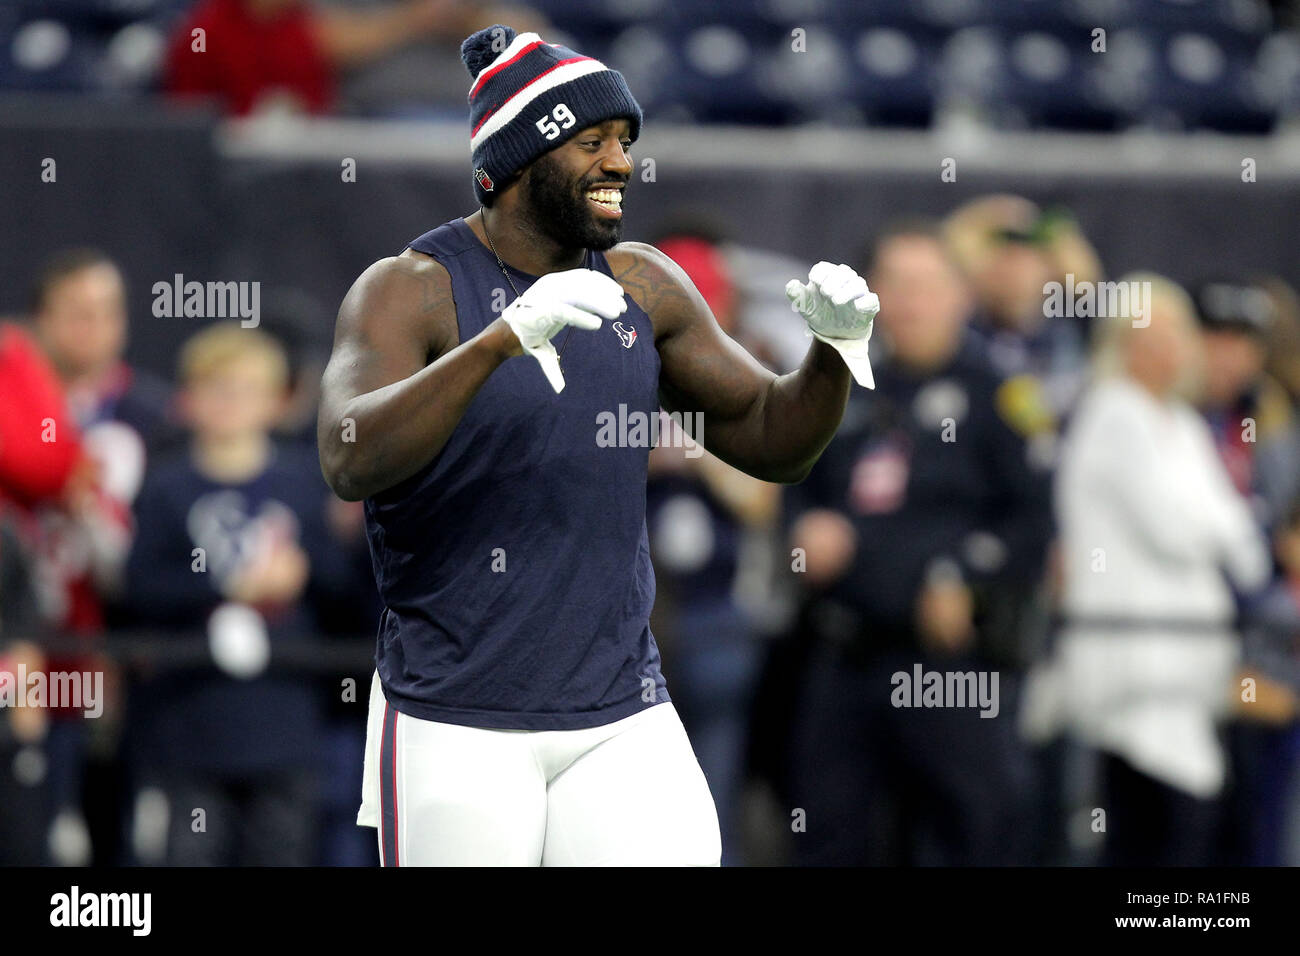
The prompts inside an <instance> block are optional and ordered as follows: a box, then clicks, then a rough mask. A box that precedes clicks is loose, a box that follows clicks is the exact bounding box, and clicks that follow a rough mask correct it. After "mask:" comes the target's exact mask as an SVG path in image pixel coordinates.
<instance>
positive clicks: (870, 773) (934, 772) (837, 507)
mask: <svg viewBox="0 0 1300 956" xmlns="http://www.w3.org/2000/svg"><path fill="white" fill-rule="evenodd" d="M870 281H871V287H872V288H873V289H876V290H877V292H878V294H879V296H880V301H881V303H882V309H881V312H880V315H879V317H878V318H879V323H880V326H881V329H880V332H881V333H882V334H881V335H880V337H879V340H878V341H880V344H881V345H882V346H883V348H881V350H880V351H879V352H878V351H877V349H876V347H875V346H876V343H873V348H872V353H873V355H872V358H873V364H876V367H877V372H876V388H875V390H874V391H866V390H859V391H857V392H855V394H854V395H853V397H852V399H851V400H850V403H849V407H848V409H847V410H846V412H845V415H844V421H843V424H842V426H841V428H840V430H839V432H838V434H837V435H836V437H835V438H834V440H833V441H832V442H831V444H830V446H829V447H828V448H827V450H826V452H825V453H824V454H823V456H822V458H821V460H820V461H819V462H818V464H817V466H816V467H815V468H814V470H813V472H812V473H811V474H810V476H809V477H808V479H807V480H806V481H805V482H804V483H803V484H801V485H798V486H795V487H793V488H791V489H790V496H789V498H788V499H787V518H788V520H789V521H790V541H791V547H792V548H795V549H802V555H803V557H804V559H805V560H806V571H805V573H804V574H803V575H801V576H800V577H801V578H802V580H803V583H804V592H805V597H806V600H805V604H804V609H803V613H802V615H801V617H802V621H803V627H802V638H803V639H804V640H806V641H810V642H811V645H812V646H811V647H810V649H809V659H808V665H807V671H806V674H805V677H804V685H803V689H802V693H801V695H800V698H799V704H798V717H797V719H796V721H795V729H794V731H793V735H794V739H793V742H792V755H791V756H792V761H791V766H790V770H791V771H792V774H791V778H790V794H789V795H790V797H791V798H792V799H794V800H796V801H798V802H796V803H795V804H794V806H796V807H800V808H802V809H803V810H804V811H805V814H806V817H805V826H806V831H805V832H802V833H800V832H796V834H795V836H794V838H793V847H794V861H795V862H798V863H804V864H814V865H816V864H832V865H833V864H846V865H850V864H867V865H896V864H910V865H927V864H938V865H964V864H973V865H994V864H1002V863H1018V862H1024V861H1025V859H1026V856H1025V854H1026V852H1027V849H1028V848H1027V847H1026V846H1025V843H1026V841H1027V840H1028V839H1031V838H1032V836H1031V834H1032V828H1030V827H1029V826H1028V825H1027V824H1028V822H1029V821H1027V820H1026V819H1025V818H1024V817H1025V815H1026V814H1027V813H1029V812H1030V811H1029V808H1030V807H1031V805H1032V797H1031V795H1032V787H1033V780H1032V777H1033V774H1032V772H1031V770H1030V764H1029V761H1028V759H1027V757H1026V754H1025V751H1024V749H1023V747H1022V745H1021V744H1020V742H1019V740H1018V738H1017V735H1016V727H1015V719H1016V718H1015V712H1016V708H1015V693H1016V684H1017V681H1016V676H1017V671H1018V670H1020V668H1021V666H1022V665H1023V664H1024V663H1025V659H1026V656H1027V654H1028V653H1029V649H1028V648H1027V647H1026V646H1025V643H1026V641H1025V632H1026V630H1027V624H1026V621H1027V618H1028V615H1027V613H1026V609H1027V608H1030V607H1031V606H1032V605H1033V603H1034V599H1035V598H1036V597H1037V596H1038V595H1039V593H1040V590H1041V588H1040V585H1041V582H1042V579H1043V569H1044V564H1045V557H1046V551H1047V546H1048V543H1049V539H1050V537H1051V534H1052V519H1051V506H1050V478H1049V468H1050V457H1051V439H1052V437H1053V423H1052V417H1051V414H1050V412H1049V411H1048V410H1047V405H1046V402H1045V401H1044V400H1043V398H1042V397H1041V392H1040V391H1039V390H1038V389H1037V388H1036V387H1035V385H1034V384H1033V380H1032V379H1028V378H1022V379H1011V380H1007V381H1005V382H1003V381H1001V380H1000V379H999V377H998V375H997V374H996V373H995V372H994V371H993V369H992V367H991V365H990V364H989V362H988V360H987V358H986V356H985V355H984V354H983V353H982V352H981V351H980V350H979V348H978V346H977V345H976V344H974V343H973V342H972V341H971V339H970V338H969V337H968V336H967V334H966V322H967V317H968V315H969V313H970V308H971V302H970V297H969V292H968V289H967V287H966V285H965V283H964V281H963V280H962V278H961V276H960V274H959V273H958V271H957V270H956V268H955V266H954V265H953V263H952V261H951V260H950V259H949V257H948V255H947V253H946V251H945V247H944V244H943V242H942V239H941V236H940V234H939V232H938V231H937V230H936V228H934V227H933V226H931V225H929V224H928V223H913V224H905V225H900V226H897V227H895V228H893V229H891V230H889V231H888V232H887V233H886V234H884V235H883V236H882V237H881V238H880V239H879V240H878V242H877V244H876V247H875V251H874V265H873V269H872V276H871V280H870ZM880 356H883V360H881V358H880ZM792 553H793V554H794V556H795V565H794V568H795V570H799V563H798V562H799V560H800V555H801V552H800V551H797V550H796V551H794V552H792ZM917 664H919V665H921V668H922V673H923V674H924V673H927V672H941V673H943V674H944V675H945V678H946V675H947V673H949V672H974V674H975V675H976V678H977V680H979V681H981V682H982V686H983V688H984V689H985V690H986V691H987V692H988V693H987V694H986V695H985V699H984V700H983V701H980V700H978V699H976V700H969V699H968V700H966V701H965V706H953V705H954V704H955V703H957V702H958V701H957V697H956V695H955V694H951V695H949V696H947V697H943V698H941V699H942V702H943V703H944V704H945V706H920V707H918V706H915V704H916V703H917V702H919V701H920V700H921V695H920V691H919V690H916V691H914V690H913V688H912V687H911V684H910V682H911V681H912V680H913V678H914V677H915V674H916V671H915V665H917ZM904 674H905V675H906V678H907V681H908V682H909V683H904V682H903V681H902V680H901V679H900V677H896V676H895V675H900V676H901V675H904ZM995 674H996V679H997V683H996V684H994V683H993V679H994V675H995ZM946 683H947V681H946V679H945V684H946ZM967 686H970V685H967ZM936 699H937V698H933V697H932V698H931V701H930V702H931V703H933V702H934V701H935V700H936ZM982 715H983V716H982Z"/></svg>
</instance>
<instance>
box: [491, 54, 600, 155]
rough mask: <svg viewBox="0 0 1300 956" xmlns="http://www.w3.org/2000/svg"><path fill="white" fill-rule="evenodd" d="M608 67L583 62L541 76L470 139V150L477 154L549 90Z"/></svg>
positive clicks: (567, 65) (598, 62) (517, 94)
mask: <svg viewBox="0 0 1300 956" xmlns="http://www.w3.org/2000/svg"><path fill="white" fill-rule="evenodd" d="M606 69H607V67H606V66H605V64H604V63H601V62H600V61H599V60H583V61H580V62H578V63H568V64H565V65H564V66H561V67H557V68H555V69H553V70H551V72H549V73H547V74H545V75H544V76H540V77H538V78H537V79H535V80H533V82H531V83H529V84H528V85H527V86H525V87H524V88H523V89H522V90H520V91H519V92H518V93H516V94H515V95H514V96H512V97H510V99H508V100H506V101H505V103H503V104H502V105H501V108H500V109H499V110H497V111H496V112H495V113H493V114H492V115H491V116H490V117H489V118H488V120H487V122H485V123H484V124H483V125H482V126H480V127H479V131H478V132H477V133H476V134H475V135H474V136H473V137H471V138H470V141H469V149H470V152H471V153H474V152H477V151H478V148H479V146H481V145H482V144H483V143H485V142H486V141H487V139H488V137H490V136H491V135H492V134H493V133H496V132H497V131H499V130H500V129H501V128H502V127H503V126H505V125H506V124H508V123H509V122H510V121H511V120H513V119H514V118H515V117H516V116H518V115H519V114H520V113H521V112H523V110H524V107H526V106H527V105H528V104H529V103H531V102H532V101H533V100H535V99H537V97H539V96H541V95H542V94H543V93H545V92H546V91H547V90H553V89H555V87H557V86H560V85H561V84H564V83H568V82H569V81H570V80H576V79H577V78H578V77H580V76H587V75H588V74H590V73H600V72H603V71H604V70H606Z"/></svg>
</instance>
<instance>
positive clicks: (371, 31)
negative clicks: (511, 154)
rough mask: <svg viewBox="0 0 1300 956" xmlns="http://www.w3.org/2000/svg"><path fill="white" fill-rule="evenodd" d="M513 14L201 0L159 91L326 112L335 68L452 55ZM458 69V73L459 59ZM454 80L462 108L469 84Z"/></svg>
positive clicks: (237, 104) (246, 109)
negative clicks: (432, 44)
mask: <svg viewBox="0 0 1300 956" xmlns="http://www.w3.org/2000/svg"><path fill="white" fill-rule="evenodd" d="M515 12H517V11H514V10H512V9H510V8H502V7H488V8H487V9H483V6H482V5H481V4H479V3H475V2H470V0H393V2H391V3H386V4H384V5H383V6H378V7H366V8H362V7H359V6H356V5H349V6H343V5H332V6H324V7H319V6H316V5H313V4H310V3H307V2H304V0H201V2H200V3H198V4H197V5H196V6H195V8H194V9H193V10H192V11H190V14H189V16H188V17H186V18H185V19H184V20H182V21H181V22H180V24H178V26H177V28H176V30H175V32H174V33H173V34H172V38H171V42H170V46H169V48H168V51H167V59H166V65H165V68H164V80H163V83H164V88H165V89H166V90H167V92H168V93H170V94H172V95H173V96H175V97H178V98H186V97H195V96H198V97H205V98H215V99H217V100H218V101H219V102H220V103H221V105H222V107H223V109H224V110H225V111H226V112H228V113H233V114H235V115H239V116H243V115H246V114H249V113H252V112H261V111H265V110H272V111H283V110H288V111H294V112H299V111H301V112H308V113H325V112H329V111H330V110H331V109H333V107H334V104H335V100H336V96H337V89H338V85H339V71H340V70H345V69H349V68H355V67H359V66H362V65H364V64H367V63H371V62H373V61H375V60H378V59H380V58H381V57H384V56H386V55H388V54H390V53H393V52H395V51H397V50H399V49H401V48H402V47H404V46H407V45H408V44H412V43H416V42H419V41H422V40H430V39H435V38H440V39H442V40H443V41H444V42H445V43H448V44H451V43H454V45H455V48H456V51H457V52H459V47H460V42H461V40H462V39H464V37H466V36H467V35H468V34H470V33H472V32H474V31H475V30H478V29H481V28H482V27H484V26H490V25H491V24H493V23H495V22H498V20H497V19H493V18H492V17H502V16H504V17H511V14H512V13H515ZM527 19H528V17H527V16H524V17H522V18H521V17H514V18H513V19H510V20H506V21H502V22H511V23H512V24H513V23H514V21H515V20H520V21H521V22H522V21H523V20H527ZM200 31H201V32H200ZM457 66H458V67H459V69H458V73H461V74H463V73H464V68H463V67H461V66H460V65H459V57H457ZM460 85H461V89H462V94H461V96H462V104H463V96H464V92H463V91H464V90H468V88H469V81H468V80H467V79H464V81H463V82H462V83H461V84H460Z"/></svg>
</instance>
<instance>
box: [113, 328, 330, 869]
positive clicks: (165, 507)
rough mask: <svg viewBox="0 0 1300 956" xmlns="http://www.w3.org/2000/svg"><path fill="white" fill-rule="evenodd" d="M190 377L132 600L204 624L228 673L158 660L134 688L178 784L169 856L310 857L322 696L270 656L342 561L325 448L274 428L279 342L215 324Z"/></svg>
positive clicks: (148, 730) (154, 754) (148, 495)
mask: <svg viewBox="0 0 1300 956" xmlns="http://www.w3.org/2000/svg"><path fill="white" fill-rule="evenodd" d="M180 378H181V386H182V393H181V400H182V409H183V414H184V417H185V420H186V422H187V424H188V425H189V427H190V428H191V430H192V442H191V445H190V447H189V449H188V450H187V453H185V454H178V455H176V456H174V457H172V458H170V459H168V460H167V461H165V462H160V463H159V464H157V465H156V466H155V467H153V468H151V471H150V474H149V475H148V477H147V478H146V480H145V486H144V489H143V491H142V492H141V495H140V498H139V507H138V508H137V510H136V520H137V523H138V530H137V537H136V541H135V546H134V548H133V550H132V552H131V558H130V564H129V574H128V587H129V595H128V596H129V599H130V604H131V607H132V609H133V610H134V612H135V614H136V616H137V619H138V620H139V621H140V622H141V623H142V624H145V625H150V626H154V627H158V628H165V629H176V630H179V631H186V632H191V633H193V632H198V631H201V630H203V629H204V628H205V627H207V628H208V631H209V640H210V644H211V647H212V652H213V655H214V661H215V662H216V664H217V666H218V667H220V668H221V670H218V669H217V667H213V666H201V667H194V668H189V669H185V670H168V671H161V672H159V673H157V674H155V675H154V676H153V677H152V679H145V680H143V681H142V682H141V683H140V685H139V686H138V687H137V689H136V690H137V693H136V694H135V695H134V697H133V701H132V703H133V704H134V705H135V706H136V708H137V710H136V722H135V730H136V731H137V734H138V736H137V738H136V740H135V746H136V748H137V749H136V757H137V760H139V761H140V763H141V767H140V769H141V777H142V780H146V781H147V780H149V779H150V778H151V777H152V778H153V779H156V780H157V782H158V783H159V784H160V785H161V786H162V787H163V788H164V790H165V791H166V793H167V796H168V802H169V804H170V808H171V809H170V827H169V829H168V841H167V854H166V859H167V861H168V862H170V863H173V864H186V865H195V864H207V865H216V864H227V865H229V864H236V863H238V864H284V865H289V864H298V865H305V864H310V863H312V862H314V857H313V852H314V847H313V842H314V840H315V837H316V833H317V789H316V787H317V784H316V781H315V779H314V778H313V771H314V770H315V755H316V749H317V746H318V744H319V740H320V736H321V723H320V701H319V700H318V697H317V692H316V689H315V688H314V687H313V686H312V685H311V684H309V683H308V682H306V681H304V680H302V679H301V678H291V677H288V676H281V675H280V674H278V673H276V672H275V671H274V670H272V671H265V670H264V667H265V662H266V655H267V654H268V653H269V645H268V644H267V641H268V635H269V640H271V641H276V640H279V639H281V638H283V637H292V636H294V635H303V634H305V633H307V632H308V630H309V628H310V626H311V623H312V622H311V620H310V615H309V614H308V612H307V605H306V604H305V600H306V597H307V592H308V590H309V589H310V588H321V589H326V590H328V589H329V588H331V587H333V586H334V585H335V583H336V581H337V580H338V577H339V574H340V573H341V572H339V571H338V569H337V564H338V561H337V556H336V555H335V553H334V549H333V547H332V546H331V545H330V543H329V540H328V537H327V533H326V531H325V517H324V512H325V502H326V499H327V497H328V492H327V491H326V489H325V486H324V483H323V481H322V479H321V476H320V469H319V466H318V464H317V462H316V460H315V455H314V454H310V453H303V452H300V451H297V450H295V449H294V448H292V447H289V446H281V445H277V444H275V443H274V442H273V441H272V440H271V439H270V437H269V433H270V429H271V427H272V426H273V425H274V423H275V420H276V417H277V416H278V414H279V412H280V409H281V406H282V403H283V401H284V397H285V388H286V385H287V381H288V368H287V364H286V361H285V357H284V353H283V351H282V350H281V349H280V347H279V346H278V345H277V344H276V343H275V341H274V340H273V339H271V338H270V337H269V336H267V335H266V334H265V333H263V332H261V331H260V330H257V329H245V328H241V327H240V326H239V325H238V324H237V323H221V324H218V325H215V326H212V327H210V328H208V329H206V330H204V331H203V332H200V333H199V334H197V335H196V336H194V337H193V338H192V339H191V340H190V341H189V342H188V343H187V344H186V346H185V348H184V350H183V351H182V353H181V359H180ZM308 555H310V556H311V557H310V558H309V557H308ZM232 605H233V606H232ZM214 612H217V613H214ZM222 670H224V671H226V673H222V672H221V671H222ZM198 810H202V811H203V819H204V823H205V829H203V830H201V831H200V830H198V829H196V811H198Z"/></svg>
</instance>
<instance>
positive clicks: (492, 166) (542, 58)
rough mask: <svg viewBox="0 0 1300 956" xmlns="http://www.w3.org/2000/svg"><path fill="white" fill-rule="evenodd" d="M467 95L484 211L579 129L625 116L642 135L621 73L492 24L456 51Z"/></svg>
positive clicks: (638, 109) (477, 183)
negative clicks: (465, 77)
mask: <svg viewBox="0 0 1300 956" xmlns="http://www.w3.org/2000/svg"><path fill="white" fill-rule="evenodd" d="M460 57H461V59H462V60H464V61H465V66H466V68H467V69H468V70H469V73H470V76H472V77H474V85H473V86H471V87H470V90H469V122H470V142H469V145H470V151H471V153H472V154H473V165H474V193H475V195H476V196H478V201H479V202H480V203H481V204H482V205H484V206H490V205H492V202H493V200H494V199H495V198H496V196H498V195H499V194H500V193H501V190H502V189H504V188H505V187H506V186H507V185H508V184H509V183H510V182H511V181H512V180H513V179H514V178H515V176H516V175H517V174H518V173H520V172H522V171H523V169H524V168H525V167H526V166H528V165H529V164H530V163H532V162H533V160H535V159H537V158H538V157H539V156H541V155H542V154H544V153H547V152H550V151H551V150H552V149H555V147H557V146H559V145H561V144H563V143H564V142H566V141H567V140H568V139H570V138H571V137H573V136H576V135H577V134H578V133H580V132H581V131H582V130H584V129H586V128H587V127H589V126H594V125H596V124H597V123H603V122H604V121H605V120H609V119H617V118H620V117H625V118H627V119H628V120H629V121H630V122H631V124H632V139H633V140H635V139H636V138H637V136H639V135H640V132H641V107H640V106H638V105H637V102H636V100H635V99H633V98H632V94H631V92H630V91H629V90H628V88H627V82H626V81H625V80H624V79H623V74H621V73H619V72H618V71H617V70H611V69H609V68H608V67H606V66H605V64H603V63H601V62H600V61H599V60H593V59H592V58H591V57H588V56H582V55H580V54H578V53H575V52H574V51H573V50H570V49H569V48H568V47H565V46H561V45H559V44H558V43H545V42H543V40H542V39H541V37H539V36H538V35H537V34H536V33H521V34H519V35H518V36H516V35H515V31H514V30H512V29H510V27H507V26H502V25H501V24H496V25H495V26H490V27H487V28H485V29H482V30H479V31H478V32H477V33H475V34H473V35H472V36H470V37H468V38H467V39H466V40H465V42H464V43H462V44H461V46H460Z"/></svg>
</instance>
